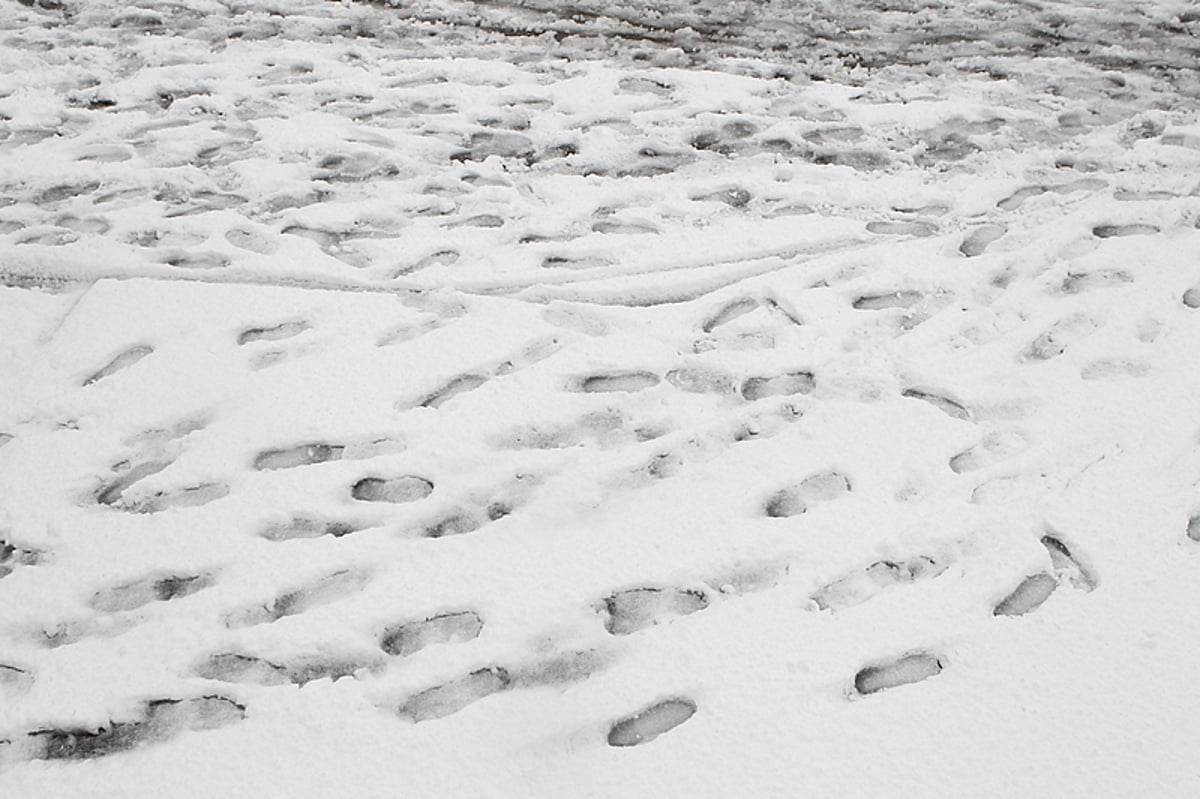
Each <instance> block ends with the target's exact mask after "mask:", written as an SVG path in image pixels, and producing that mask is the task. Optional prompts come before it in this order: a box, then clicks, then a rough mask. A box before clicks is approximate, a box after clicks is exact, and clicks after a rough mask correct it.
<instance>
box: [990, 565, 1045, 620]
mask: <svg viewBox="0 0 1200 799" xmlns="http://www.w3.org/2000/svg"><path fill="white" fill-rule="evenodd" d="M1057 587H1058V580H1056V579H1054V576H1053V575H1051V574H1047V573H1046V572H1041V573H1039V574H1034V575H1032V576H1030V577H1026V578H1025V579H1024V580H1022V581H1021V584H1020V585H1018V586H1017V587H1016V588H1015V589H1013V592H1012V593H1011V594H1009V595H1008V596H1006V597H1004V599H1002V600H1000V602H999V603H998V604H997V605H996V607H995V608H994V609H993V610H992V615H993V616H1024V615H1025V614H1026V613H1030V612H1032V611H1034V610H1037V609H1038V608H1039V607H1041V605H1042V603H1043V602H1045V601H1046V600H1047V599H1049V598H1050V595H1051V594H1052V593H1054V589H1055V588H1057Z"/></svg>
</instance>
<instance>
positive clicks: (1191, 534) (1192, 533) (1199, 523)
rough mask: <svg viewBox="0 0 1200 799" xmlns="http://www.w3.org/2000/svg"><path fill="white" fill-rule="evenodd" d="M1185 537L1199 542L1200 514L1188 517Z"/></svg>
mask: <svg viewBox="0 0 1200 799" xmlns="http://www.w3.org/2000/svg"><path fill="white" fill-rule="evenodd" d="M1187 537H1188V538H1190V539H1192V540H1193V541H1197V542H1200V514H1198V515H1196V516H1192V517H1191V518H1190V519H1188V523H1187Z"/></svg>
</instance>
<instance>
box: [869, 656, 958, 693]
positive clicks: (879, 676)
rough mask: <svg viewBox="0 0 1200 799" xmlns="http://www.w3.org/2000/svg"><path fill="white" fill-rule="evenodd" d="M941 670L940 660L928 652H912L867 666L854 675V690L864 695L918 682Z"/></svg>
mask: <svg viewBox="0 0 1200 799" xmlns="http://www.w3.org/2000/svg"><path fill="white" fill-rule="evenodd" d="M941 672H942V662H941V660H940V659H938V658H937V657H936V656H935V655H932V654H930V653H928V652H913V653H911V654H908V655H905V656H904V657H901V658H899V659H897V660H892V661H889V662H887V663H882V664H879V665H876V666H867V667H866V668H864V669H862V670H860V671H859V672H858V674H856V675H854V690H856V691H858V693H859V694H862V695H864V696H866V695H868V694H874V693H878V692H879V691H886V690H888V689H889V688H897V687H899V686H901V685H909V684H911V683H915V682H920V681H921V680H925V679H928V678H930V677H933V676H936V675H938V674H940V673H941Z"/></svg>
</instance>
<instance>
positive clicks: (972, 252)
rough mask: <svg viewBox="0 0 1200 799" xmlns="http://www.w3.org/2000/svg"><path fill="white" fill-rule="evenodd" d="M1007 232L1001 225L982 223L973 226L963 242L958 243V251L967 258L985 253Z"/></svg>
mask: <svg viewBox="0 0 1200 799" xmlns="http://www.w3.org/2000/svg"><path fill="white" fill-rule="evenodd" d="M1005 232H1006V231H1005V229H1004V228H1003V227H1001V226H1000V225H980V226H979V227H976V228H972V229H971V232H970V233H968V234H967V235H966V236H964V237H963V240H962V244H960V245H958V251H959V252H960V253H962V254H963V255H965V256H966V257H967V258H975V257H977V256H980V255H983V253H984V252H985V251H986V250H987V248H988V247H990V246H991V245H992V244H993V243H994V242H996V241H998V240H999V239H1000V238H1001V237H1002V236H1003V235H1004V234H1005Z"/></svg>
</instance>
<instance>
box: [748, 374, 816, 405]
mask: <svg viewBox="0 0 1200 799" xmlns="http://www.w3.org/2000/svg"><path fill="white" fill-rule="evenodd" d="M814 388H816V378H814V377H813V373H812V372H804V371H797V372H785V373H784V374H780V375H774V376H771V377H748V378H746V379H745V380H744V381H742V389H741V393H742V397H743V398H745V399H747V400H749V401H750V402H754V401H755V400H760V399H764V398H766V397H786V396H791V395H793V394H809V393H811V392H812V390H813V389H814Z"/></svg>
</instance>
